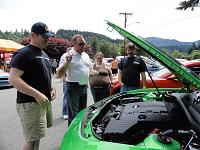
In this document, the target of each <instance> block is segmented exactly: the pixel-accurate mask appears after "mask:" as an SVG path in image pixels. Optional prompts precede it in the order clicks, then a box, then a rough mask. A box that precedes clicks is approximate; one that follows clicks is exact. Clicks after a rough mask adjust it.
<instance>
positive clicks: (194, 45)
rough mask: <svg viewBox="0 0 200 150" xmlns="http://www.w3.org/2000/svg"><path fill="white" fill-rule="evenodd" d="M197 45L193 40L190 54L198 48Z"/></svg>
mask: <svg viewBox="0 0 200 150" xmlns="http://www.w3.org/2000/svg"><path fill="white" fill-rule="evenodd" d="M196 49H197V47H196V44H195V43H194V42H193V43H192V46H191V47H190V49H189V50H188V54H191V53H192V51H193V50H196Z"/></svg>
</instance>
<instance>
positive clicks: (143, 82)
mask: <svg viewBox="0 0 200 150" xmlns="http://www.w3.org/2000/svg"><path fill="white" fill-rule="evenodd" d="M141 76H142V87H143V88H146V74H145V72H141Z"/></svg>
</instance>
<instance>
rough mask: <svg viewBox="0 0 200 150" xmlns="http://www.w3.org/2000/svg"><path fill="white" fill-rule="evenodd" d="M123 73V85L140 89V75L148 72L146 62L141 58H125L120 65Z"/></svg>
mask: <svg viewBox="0 0 200 150" xmlns="http://www.w3.org/2000/svg"><path fill="white" fill-rule="evenodd" d="M118 68H119V69H120V70H121V71H122V79H121V80H122V83H124V85H125V86H133V87H140V73H141V72H144V71H146V70H147V67H146V64H145V62H144V60H143V59H142V58H140V57H135V56H134V57H125V58H122V59H121V61H120V63H119V64H118Z"/></svg>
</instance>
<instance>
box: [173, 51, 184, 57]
mask: <svg viewBox="0 0 200 150" xmlns="http://www.w3.org/2000/svg"><path fill="white" fill-rule="evenodd" d="M172 57H174V58H183V54H182V53H181V52H179V51H178V50H174V51H173V52H172Z"/></svg>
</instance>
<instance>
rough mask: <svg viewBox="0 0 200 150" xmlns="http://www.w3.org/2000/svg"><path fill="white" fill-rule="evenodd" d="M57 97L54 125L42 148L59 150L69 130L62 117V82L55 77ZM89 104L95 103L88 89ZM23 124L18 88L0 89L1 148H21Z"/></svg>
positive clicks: (42, 143) (7, 149) (41, 149)
mask: <svg viewBox="0 0 200 150" xmlns="http://www.w3.org/2000/svg"><path fill="white" fill-rule="evenodd" d="M53 82H54V84H55V86H56V90H57V97H56V99H55V100H54V101H53V102H52V104H53V118H54V119H53V120H54V125H53V127H51V128H49V129H48V133H47V136H46V137H44V138H42V139H41V142H40V150H59V145H60V143H61V140H62V138H63V136H64V133H65V131H66V130H67V128H68V126H67V121H66V120H64V119H62V117H61V108H62V107H61V106H62V98H63V93H62V82H61V80H60V79H56V78H54V79H53ZM88 93H89V94H88V95H89V96H88V105H91V104H92V103H93V100H92V98H91V93H90V91H88ZM24 142H25V141H24V137H23V133H22V128H21V124H20V121H19V118H18V116H17V112H16V89H14V88H12V89H5V90H0V150H20V149H22V146H23V144H24Z"/></svg>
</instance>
